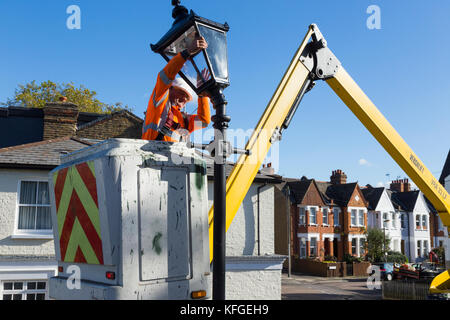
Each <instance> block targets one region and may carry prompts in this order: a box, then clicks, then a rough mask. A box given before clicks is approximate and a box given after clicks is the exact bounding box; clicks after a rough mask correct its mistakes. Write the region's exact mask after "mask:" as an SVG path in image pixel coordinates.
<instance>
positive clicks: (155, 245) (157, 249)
mask: <svg viewBox="0 0 450 320" xmlns="http://www.w3.org/2000/svg"><path fill="white" fill-rule="evenodd" d="M161 237H162V233H161V232H158V233H157V234H156V235H155V236H154V237H153V241H152V245H153V247H152V249H153V250H155V252H156V253H157V254H160V253H161V245H160V244H159V240H160V239H161Z"/></svg>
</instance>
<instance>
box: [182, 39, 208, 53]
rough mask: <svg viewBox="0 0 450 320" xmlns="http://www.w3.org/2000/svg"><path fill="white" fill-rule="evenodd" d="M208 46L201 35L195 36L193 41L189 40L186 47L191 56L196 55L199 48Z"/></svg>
mask: <svg viewBox="0 0 450 320" xmlns="http://www.w3.org/2000/svg"><path fill="white" fill-rule="evenodd" d="M206 48H208V43H207V42H206V40H205V38H203V37H200V36H199V37H196V38H195V40H194V41H192V42H190V43H189V44H188V46H187V48H186V50H187V51H188V53H189V54H190V55H191V56H194V55H196V54H197V53H198V52H200V50H202V49H206Z"/></svg>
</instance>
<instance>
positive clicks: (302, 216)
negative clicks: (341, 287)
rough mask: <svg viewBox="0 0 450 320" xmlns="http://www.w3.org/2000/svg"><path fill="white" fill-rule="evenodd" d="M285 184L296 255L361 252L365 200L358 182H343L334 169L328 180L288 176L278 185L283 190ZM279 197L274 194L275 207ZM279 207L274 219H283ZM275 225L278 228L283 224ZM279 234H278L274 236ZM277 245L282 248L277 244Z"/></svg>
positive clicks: (340, 256) (340, 257)
mask: <svg viewBox="0 0 450 320" xmlns="http://www.w3.org/2000/svg"><path fill="white" fill-rule="evenodd" d="M287 188H289V193H290V202H291V208H290V210H291V217H292V218H291V223H290V224H291V248H292V252H293V253H294V255H297V256H298V257H299V258H300V259H303V258H315V257H316V258H318V259H319V260H324V259H325V258H328V257H330V256H334V257H336V258H337V259H338V260H339V261H342V260H343V259H344V256H345V255H346V254H348V255H352V256H357V257H362V256H364V255H365V249H364V248H365V235H364V233H365V231H366V228H367V206H368V204H367V201H366V200H365V198H364V195H363V194H362V192H361V189H360V187H359V186H358V183H356V182H355V183H347V176H346V175H345V173H344V172H342V170H335V171H333V172H332V175H331V177H330V182H321V181H316V180H315V179H307V178H306V177H303V178H302V179H300V180H293V179H289V181H288V182H286V183H285V184H284V185H283V187H282V189H283V192H285V190H286V189H287ZM278 192H281V191H278ZM282 198H283V197H276V198H275V199H276V200H275V201H276V204H275V206H276V208H278V207H279V206H278V203H277V199H278V202H279V203H280V207H281V206H282V202H283V199H282ZM279 211H280V212H278V214H277V213H276V215H277V216H276V221H283V216H285V213H283V212H282V211H283V210H279ZM284 220H285V218H284ZM278 223H279V222H278ZM279 224H280V223H279ZM275 228H276V230H282V229H283V228H285V225H284V226H281V225H279V226H275ZM281 238H282V237H279V236H278V238H277V240H281ZM277 249H278V250H280V251H282V249H281V248H280V247H278V248H277ZM278 253H282V252H278Z"/></svg>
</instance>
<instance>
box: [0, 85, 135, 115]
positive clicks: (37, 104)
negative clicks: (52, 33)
mask: <svg viewBox="0 0 450 320" xmlns="http://www.w3.org/2000/svg"><path fill="white" fill-rule="evenodd" d="M96 96H97V92H96V91H93V90H89V89H88V88H86V87H84V86H83V85H80V86H79V87H75V85H74V84H73V83H72V82H70V83H62V84H57V83H54V82H52V81H50V80H48V81H45V82H42V83H41V84H39V85H38V84H37V83H36V81H34V80H33V81H32V82H30V83H27V84H25V85H22V84H20V85H19V86H18V88H17V89H16V90H15V94H14V97H13V98H9V99H8V100H7V101H6V102H2V103H0V104H1V105H15V106H22V107H29V108H43V107H44V106H45V105H46V103H48V102H58V101H59V98H61V97H67V102H71V103H74V104H76V105H77V106H78V107H79V109H80V111H82V112H93V113H111V112H115V111H120V110H123V109H126V110H129V111H131V109H130V108H129V107H128V106H127V105H126V106H124V105H123V104H122V103H121V102H116V103H114V104H107V103H104V102H102V101H100V100H98V99H97V98H96Z"/></svg>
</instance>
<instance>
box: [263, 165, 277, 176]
mask: <svg viewBox="0 0 450 320" xmlns="http://www.w3.org/2000/svg"><path fill="white" fill-rule="evenodd" d="M261 173H262V174H267V175H272V174H275V169H274V168H272V163H271V162H270V163H268V164H267V166H265V165H264V164H263V166H262V169H261Z"/></svg>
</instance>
